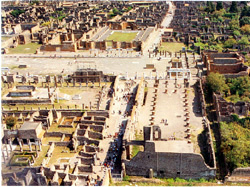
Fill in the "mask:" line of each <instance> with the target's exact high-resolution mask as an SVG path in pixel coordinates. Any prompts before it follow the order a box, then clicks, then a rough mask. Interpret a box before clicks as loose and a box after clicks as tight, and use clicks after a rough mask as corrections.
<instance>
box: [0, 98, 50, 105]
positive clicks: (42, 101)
mask: <svg viewBox="0 0 250 187" xmlns="http://www.w3.org/2000/svg"><path fill="white" fill-rule="evenodd" d="M2 103H4V104H18V103H22V104H28V103H30V104H48V103H52V100H51V99H29V100H27V99H25V100H23V99H2Z"/></svg>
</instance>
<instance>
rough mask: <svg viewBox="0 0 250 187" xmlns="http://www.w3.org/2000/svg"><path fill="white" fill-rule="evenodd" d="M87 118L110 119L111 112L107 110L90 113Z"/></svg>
mask: <svg viewBox="0 0 250 187" xmlns="http://www.w3.org/2000/svg"><path fill="white" fill-rule="evenodd" d="M87 116H104V117H107V118H108V117H109V112H108V111H107V110H97V111H88V112H87Z"/></svg>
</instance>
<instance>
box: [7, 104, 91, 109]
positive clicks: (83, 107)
mask: <svg viewBox="0 0 250 187" xmlns="http://www.w3.org/2000/svg"><path fill="white" fill-rule="evenodd" d="M86 107H87V106H86ZM77 108H78V105H75V108H74V109H77ZM89 108H90V109H92V105H91V102H90V107H89ZM19 109H20V111H24V110H26V107H25V106H24V107H23V110H21V107H16V110H17V111H19ZM44 109H45V110H48V107H47V106H46V107H45V108H44ZM52 109H55V105H54V104H52ZM60 109H63V107H62V106H61V105H60ZM66 109H68V110H69V109H70V107H69V106H67V108H66ZM12 110H13V111H14V110H15V109H12V108H11V107H9V111H12ZM30 110H31V111H32V110H33V107H30ZM38 110H42V109H41V107H38ZM82 110H85V104H82ZM2 111H5V110H4V107H2Z"/></svg>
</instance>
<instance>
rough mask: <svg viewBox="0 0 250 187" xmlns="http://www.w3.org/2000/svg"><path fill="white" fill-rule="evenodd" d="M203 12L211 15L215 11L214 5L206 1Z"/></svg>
mask: <svg viewBox="0 0 250 187" xmlns="http://www.w3.org/2000/svg"><path fill="white" fill-rule="evenodd" d="M205 11H206V12H208V13H212V12H214V11H215V7H214V4H213V3H212V2H211V1H207V6H206V8H205Z"/></svg>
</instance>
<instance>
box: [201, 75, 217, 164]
mask: <svg viewBox="0 0 250 187" xmlns="http://www.w3.org/2000/svg"><path fill="white" fill-rule="evenodd" d="M197 83H198V90H197V91H198V96H199V98H200V103H201V110H202V116H203V126H204V131H205V136H206V147H207V150H205V153H206V155H203V156H204V157H206V159H205V161H206V163H207V164H208V165H209V166H210V167H214V168H215V167H216V159H215V152H214V146H213V140H212V135H211V128H210V123H209V121H208V119H207V117H206V115H207V114H206V100H205V97H204V91H203V85H202V82H201V79H199V80H198V82H197Z"/></svg>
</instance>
